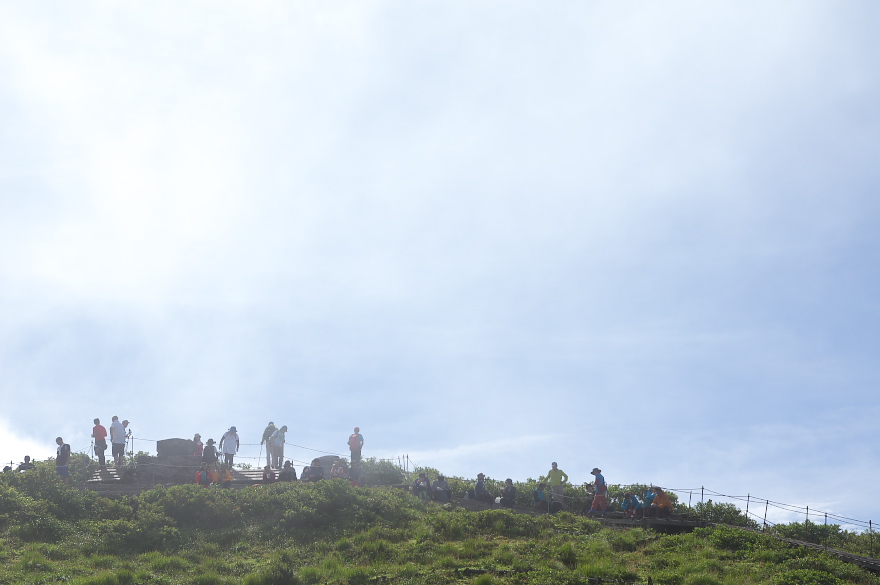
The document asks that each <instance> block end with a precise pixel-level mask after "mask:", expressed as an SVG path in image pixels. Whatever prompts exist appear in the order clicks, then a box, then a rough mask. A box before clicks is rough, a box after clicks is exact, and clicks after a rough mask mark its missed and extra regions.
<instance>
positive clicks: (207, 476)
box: [196, 463, 214, 487]
mask: <svg viewBox="0 0 880 585" xmlns="http://www.w3.org/2000/svg"><path fill="white" fill-rule="evenodd" d="M196 483H197V484H199V485H200V486H203V487H208V486H209V485H211V484H212V483H214V477H213V474H212V473H211V470H210V469H209V468H208V464H207V463H202V466H201V467H199V470H198V471H196Z"/></svg>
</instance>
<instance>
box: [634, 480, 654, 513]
mask: <svg viewBox="0 0 880 585" xmlns="http://www.w3.org/2000/svg"><path fill="white" fill-rule="evenodd" d="M656 496H657V494H655V493H654V488H652V487H649V488H648V489H646V490H645V495H644V496H642V507H641V509H638V510H636V517H637V518H643V517H645V516H650V515H651V505H652V504H653V503H654V498H655V497H656Z"/></svg>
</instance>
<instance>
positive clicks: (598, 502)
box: [587, 467, 608, 518]
mask: <svg viewBox="0 0 880 585" xmlns="http://www.w3.org/2000/svg"><path fill="white" fill-rule="evenodd" d="M590 473H591V474H592V475H594V476H595V477H596V493H595V495H594V496H593V505H592V506H590V511H589V512H588V513H587V515H588V516H592V515H593V513H594V512H595V513H598V512H602V517H603V518H604V517H605V513H606V510H607V509H608V502H607V501H606V500H607V498H606V495H607V494H608V486H607V485H606V484H605V476H604V475H602V470H601V469H599V468H598V467H594V468H593V471H591V472H590Z"/></svg>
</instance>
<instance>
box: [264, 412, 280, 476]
mask: <svg viewBox="0 0 880 585" xmlns="http://www.w3.org/2000/svg"><path fill="white" fill-rule="evenodd" d="M276 430H278V429H276V428H275V423H273V422H272V421H269V425H268V426H267V427H266V430H264V431H263V439H262V440H261V441H260V445H262V444H264V443H265V444H266V465H270V466H271V465H272V464H273V462H274V459H272V441H270V440H269V439H271V438H272V433H274V432H275V431H276Z"/></svg>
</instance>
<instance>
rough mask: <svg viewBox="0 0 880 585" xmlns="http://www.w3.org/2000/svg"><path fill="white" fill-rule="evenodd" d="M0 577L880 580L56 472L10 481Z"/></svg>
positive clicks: (728, 533) (491, 516) (847, 571)
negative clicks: (106, 489)
mask: <svg viewBox="0 0 880 585" xmlns="http://www.w3.org/2000/svg"><path fill="white" fill-rule="evenodd" d="M0 531H2V534H3V538H2V544H0V560H2V566H0V583H61V582H63V583H73V584H96V585H97V584H102V585H113V584H139V583H159V584H162V583H165V584H172V583H180V584H201V585H207V584H225V583H230V584H231V583H247V584H250V585H270V584H291V583H303V584H311V583H353V584H366V583H426V584H427V583H431V584H437V583H439V584H443V583H481V584H488V583H522V584H539V583H548V584H550V583H553V584H566V583H589V582H598V581H597V579H599V578H601V579H603V580H605V582H620V583H646V582H647V580H648V578H649V577H650V578H651V579H652V580H653V582H654V583H657V584H703V585H711V584H717V583H723V584H731V585H732V584H751V583H754V584H758V583H761V584H775V585H783V584H789V583H791V584H817V585H826V584H827V585H831V584H835V585H837V584H841V583H860V584H865V585H875V584H876V585H880V579H878V578H877V577H875V576H873V575H871V574H869V573H866V572H864V571H862V570H861V569H859V568H857V567H854V566H852V565H846V564H844V563H841V562H839V561H837V560H834V559H832V558H830V557H827V556H823V555H820V554H816V553H813V552H809V551H807V550H804V549H798V548H792V547H789V546H787V545H785V544H782V543H780V542H779V541H777V540H775V539H773V538H771V537H769V536H765V535H761V534H756V533H751V532H746V531H742V530H739V529H737V528H716V529H701V530H698V531H696V532H694V533H692V534H687V535H679V536H662V535H658V534H655V533H653V532H650V531H645V530H641V529H634V530H611V529H603V528H602V527H601V526H600V525H599V524H598V523H596V522H592V521H590V520H587V519H585V518H582V517H579V516H574V515H571V514H567V513H564V514H560V515H557V516H541V517H532V516H527V515H515V514H512V513H510V512H507V511H485V512H466V511H463V510H455V509H450V508H448V507H446V508H445V507H441V506H437V505H433V504H429V505H425V504H423V503H421V502H420V501H419V500H418V499H416V498H414V497H412V496H410V495H408V494H406V493H404V492H401V491H399V490H395V489H393V488H352V487H350V486H349V485H348V484H347V483H346V482H343V481H341V480H332V481H324V482H320V483H318V484H314V485H290V484H284V485H282V484H275V485H272V486H266V487H255V488H245V489H243V490H222V489H205V488H201V487H199V486H195V485H188V486H178V487H173V488H169V489H165V488H159V489H154V490H151V491H148V492H144V493H143V494H141V495H140V496H139V497H137V498H131V499H127V500H119V501H111V500H107V499H104V498H100V497H97V496H96V495H94V494H92V493H90V492H80V491H76V490H71V489H68V488H66V487H64V486H63V485H61V484H60V483H59V482H58V481H57V479H56V478H55V477H54V476H53V474H52V471H51V469H39V470H37V471H36V472H28V473H26V474H20V475H17V474H4V475H3V476H2V477H0Z"/></svg>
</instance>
